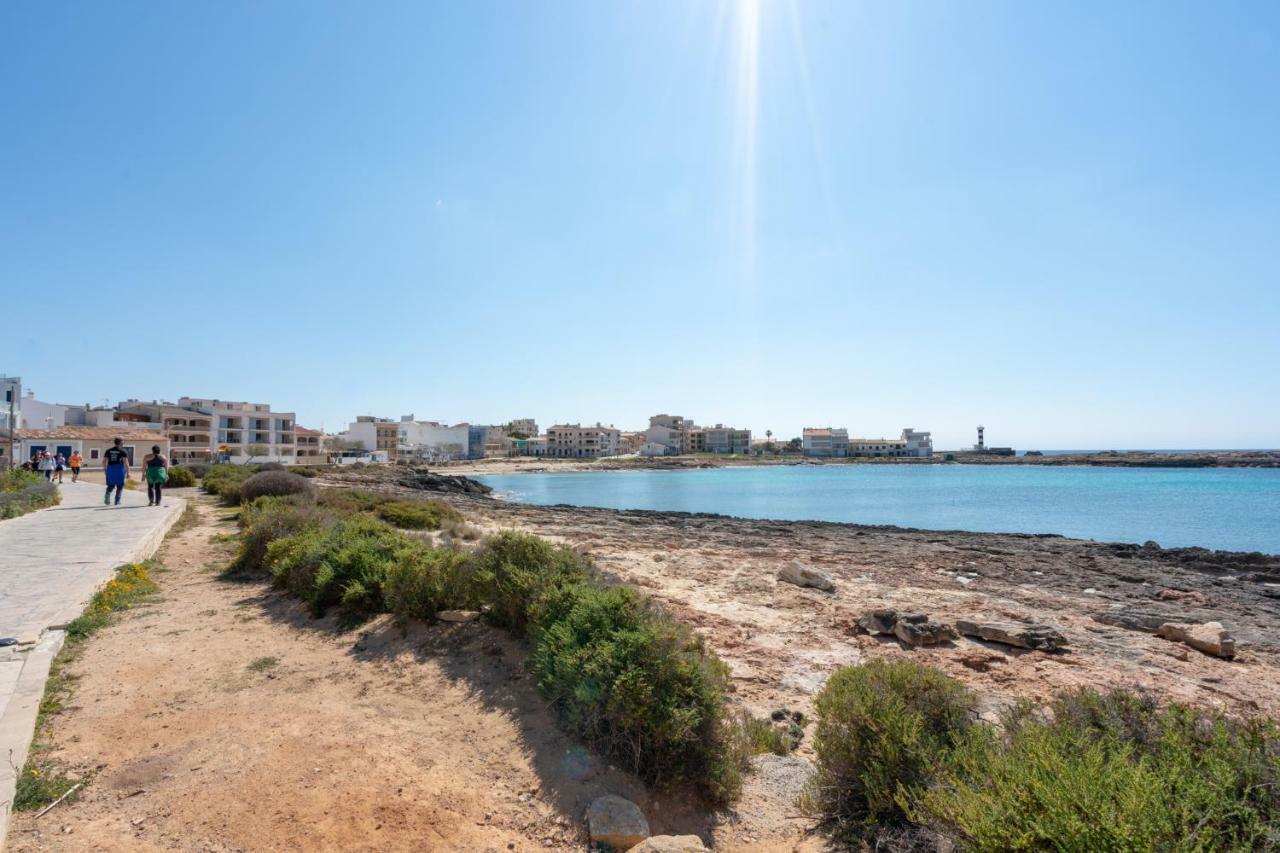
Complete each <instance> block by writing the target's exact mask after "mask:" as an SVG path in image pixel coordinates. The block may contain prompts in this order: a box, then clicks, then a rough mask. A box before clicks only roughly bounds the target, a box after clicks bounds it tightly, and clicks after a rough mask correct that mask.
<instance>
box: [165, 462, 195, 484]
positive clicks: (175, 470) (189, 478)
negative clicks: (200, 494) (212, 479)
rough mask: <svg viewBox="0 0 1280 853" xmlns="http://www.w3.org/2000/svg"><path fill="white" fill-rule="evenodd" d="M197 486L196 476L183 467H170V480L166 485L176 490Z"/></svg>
mask: <svg viewBox="0 0 1280 853" xmlns="http://www.w3.org/2000/svg"><path fill="white" fill-rule="evenodd" d="M195 484H196V475H195V474H194V473H192V472H191V471H189V470H188V469H187V468H186V467H185V466H182V465H170V466H169V479H168V480H167V481H166V483H165V485H167V486H169V487H170V488H174V489H183V488H187V487H189V486H194V485H195Z"/></svg>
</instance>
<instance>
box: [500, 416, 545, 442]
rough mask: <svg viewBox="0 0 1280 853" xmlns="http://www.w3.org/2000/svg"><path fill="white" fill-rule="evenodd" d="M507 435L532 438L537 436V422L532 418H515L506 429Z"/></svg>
mask: <svg viewBox="0 0 1280 853" xmlns="http://www.w3.org/2000/svg"><path fill="white" fill-rule="evenodd" d="M506 430H507V435H510V436H512V437H515V436H516V435H519V436H522V437H524V438H533V437H534V436H536V435H537V434H538V422H537V421H536V420H534V419H533V418H516V419H515V420H514V421H512V422H511V423H509V424H507V427H506Z"/></svg>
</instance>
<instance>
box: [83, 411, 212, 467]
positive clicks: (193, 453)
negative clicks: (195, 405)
mask: <svg viewBox="0 0 1280 853" xmlns="http://www.w3.org/2000/svg"><path fill="white" fill-rule="evenodd" d="M115 416H116V418H117V419H129V420H131V421H134V423H133V426H134V427H135V428H138V427H144V426H147V425H152V424H154V425H155V426H156V427H157V428H159V430H160V431H161V432H162V433H163V434H164V435H165V436H166V437H167V438H168V439H169V445H170V447H171V448H172V455H170V457H169V458H170V460H171V461H173V462H175V463H177V464H179V465H182V464H186V463H190V462H210V461H212V460H213V453H214V449H215V446H216V444H217V442H216V441H215V440H214V429H213V422H214V416H213V415H209V414H205V413H203V412H200V411H197V410H195V409H191V408H184V407H182V406H178V405H175V404H173V403H165V402H160V401H157V400H153V401H151V402H150V403H144V402H142V401H141V400H124V401H122V402H121V403H120V404H119V405H117V406H116V408H115ZM99 425H101V426H108V424H104V423H101V422H99Z"/></svg>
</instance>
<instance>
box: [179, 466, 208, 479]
mask: <svg viewBox="0 0 1280 853" xmlns="http://www.w3.org/2000/svg"><path fill="white" fill-rule="evenodd" d="M182 467H183V468H186V469H187V470H188V471H190V472H191V473H192V474H193V475H194V476H195V478H196V479H197V480H203V479H204V475H205V474H208V473H209V469H210V468H212V467H213V466H212V465H210V464H209V463H208V462H188V463H186V464H185V465H183V466H182Z"/></svg>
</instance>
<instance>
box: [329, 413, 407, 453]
mask: <svg viewBox="0 0 1280 853" xmlns="http://www.w3.org/2000/svg"><path fill="white" fill-rule="evenodd" d="M340 438H342V440H343V441H345V442H347V443H348V444H351V445H354V446H356V449H359V450H364V451H368V452H370V453H376V454H382V453H385V454H386V457H387V461H388V462H394V461H396V458H397V456H398V453H397V451H398V448H399V446H400V422H399V421H393V420H391V418H375V417H374V416H373V415H359V416H357V417H356V419H355V420H354V421H352V422H351V423H350V425H348V426H347V431H346V432H344V433H342V435H341V436H340Z"/></svg>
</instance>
